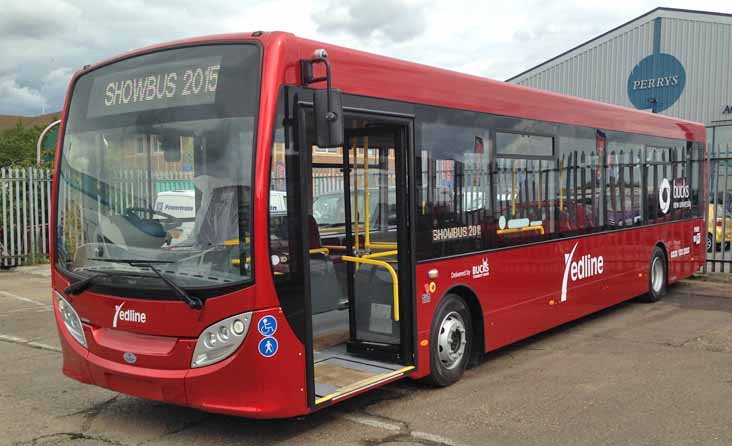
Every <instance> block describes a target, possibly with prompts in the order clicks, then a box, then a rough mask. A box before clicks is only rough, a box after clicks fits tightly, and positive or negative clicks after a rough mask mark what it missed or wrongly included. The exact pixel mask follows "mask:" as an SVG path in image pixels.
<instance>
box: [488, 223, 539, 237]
mask: <svg viewBox="0 0 732 446" xmlns="http://www.w3.org/2000/svg"><path fill="white" fill-rule="evenodd" d="M526 231H539V232H540V233H541V235H544V226H539V225H534V226H524V227H523V228H507V229H498V230H496V234H499V235H500V234H512V233H514V232H526Z"/></svg>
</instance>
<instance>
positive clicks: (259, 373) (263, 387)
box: [54, 304, 310, 418]
mask: <svg viewBox="0 0 732 446" xmlns="http://www.w3.org/2000/svg"><path fill="white" fill-rule="evenodd" d="M54 306H56V305H55V304H54ZM54 313H55V316H56V325H57V328H58V330H59V338H60V340H61V347H62V353H63V373H64V375H66V376H68V377H70V378H73V379H75V380H77V381H80V382H83V383H87V384H94V385H97V386H100V387H104V388H107V389H110V390H113V391H116V392H120V393H124V394H128V395H133V396H137V397H140V398H145V399H149V400H155V401H162V402H167V403H171V404H176V405H181V406H188V407H193V408H196V409H201V410H205V411H207V412H215V413H223V414H228V415H236V416H243V417H248V418H287V417H292V416H297V415H303V414H306V413H308V412H309V411H310V409H309V408H308V405H307V397H306V390H305V389H306V388H307V387H306V385H305V360H304V357H305V355H304V351H302V349H301V347H302V344H301V343H300V342H299V341H298V339H297V338H296V337H295V336H294V334H293V333H292V332H291V331H290V330H289V326H288V325H287V322H286V321H285V319H284V317H283V316H282V313H281V311H280V310H279V309H275V310H274V311H258V312H255V317H256V318H253V320H259V318H260V317H262V316H264V315H267V314H269V315H273V316H275V317H276V318H277V319H278V322H279V327H280V328H279V329H278V332H277V335H278V338H279V339H278V341H279V345H280V348H279V351H278V354H277V355H275V356H273V357H270V358H263V357H262V356H260V355H259V352H258V343H259V341H260V338H261V336H258V333H257V331H256V327H255V329H254V331H253V332H252V331H250V332H249V334H248V335H247V338H246V339H245V340H244V343H243V344H242V346H241V347H240V348H239V350H238V351H237V352H235V353H234V354H233V355H232V356H230V357H229V358H227V359H225V360H223V361H221V362H219V363H216V364H213V365H210V366H206V367H201V368H195V369H185V370H162V369H149V368H143V367H138V366H135V365H130V364H124V363H120V362H114V361H110V360H109V359H106V358H102V357H100V356H98V355H95V354H94V353H93V352H90V351H89V350H87V349H85V348H84V347H83V346H82V345H80V344H79V343H78V342H77V341H76V340H75V339H74V338H72V337H71V335H70V334H69V333H67V332H66V330H65V328H64V327H63V322H62V321H61V319H60V318H61V316H60V314H59V312H58V308H55V311H54ZM84 328H85V330H84V331H85V332H89V331H90V330H91V326H88V325H85V327H84ZM298 347H299V348H298ZM298 371H301V372H302V373H298ZM301 375H302V376H301Z"/></svg>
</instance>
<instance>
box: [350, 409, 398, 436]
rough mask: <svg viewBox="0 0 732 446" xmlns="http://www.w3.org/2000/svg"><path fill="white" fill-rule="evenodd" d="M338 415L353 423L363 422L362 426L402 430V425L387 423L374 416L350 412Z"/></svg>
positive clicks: (394, 430) (395, 430)
mask: <svg viewBox="0 0 732 446" xmlns="http://www.w3.org/2000/svg"><path fill="white" fill-rule="evenodd" d="M339 417H340V418H344V419H346V420H348V421H352V422H354V423H358V424H363V425H364V426H370V427H376V428H379V429H384V430H386V431H393V432H399V431H401V430H402V427H401V426H400V425H398V424H394V423H387V422H386V421H381V420H377V419H376V418H372V417H365V416H362V415H353V414H350V413H346V414H340V415H339Z"/></svg>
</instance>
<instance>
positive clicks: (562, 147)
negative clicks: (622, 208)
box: [558, 128, 605, 236]
mask: <svg viewBox="0 0 732 446" xmlns="http://www.w3.org/2000/svg"><path fill="white" fill-rule="evenodd" d="M563 130H564V132H563V133H564V134H563V135H562V136H560V137H559V160H558V164H559V167H558V170H559V203H558V207H559V230H560V232H561V235H563V236H571V235H577V234H583V233H589V232H593V231H598V230H600V229H601V228H602V227H601V222H600V215H601V212H600V209H601V205H602V202H601V199H602V193H601V191H602V175H603V169H602V167H603V166H602V151H604V141H605V139H604V136H603V137H598V136H597V135H596V132H595V130H593V129H586V128H566V129H563ZM598 151H599V154H598Z"/></svg>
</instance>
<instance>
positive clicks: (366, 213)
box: [363, 136, 371, 248]
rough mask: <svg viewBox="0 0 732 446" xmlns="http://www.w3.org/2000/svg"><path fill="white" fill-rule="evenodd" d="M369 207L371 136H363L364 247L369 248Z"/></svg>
mask: <svg viewBox="0 0 732 446" xmlns="http://www.w3.org/2000/svg"><path fill="white" fill-rule="evenodd" d="M370 209H371V208H370V207H369V137H368V136H364V137H363V212H364V216H363V225H364V228H363V230H364V241H363V246H364V248H369V245H370V243H371V225H370V224H369V217H370V215H369V214H371V212H370Z"/></svg>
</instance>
